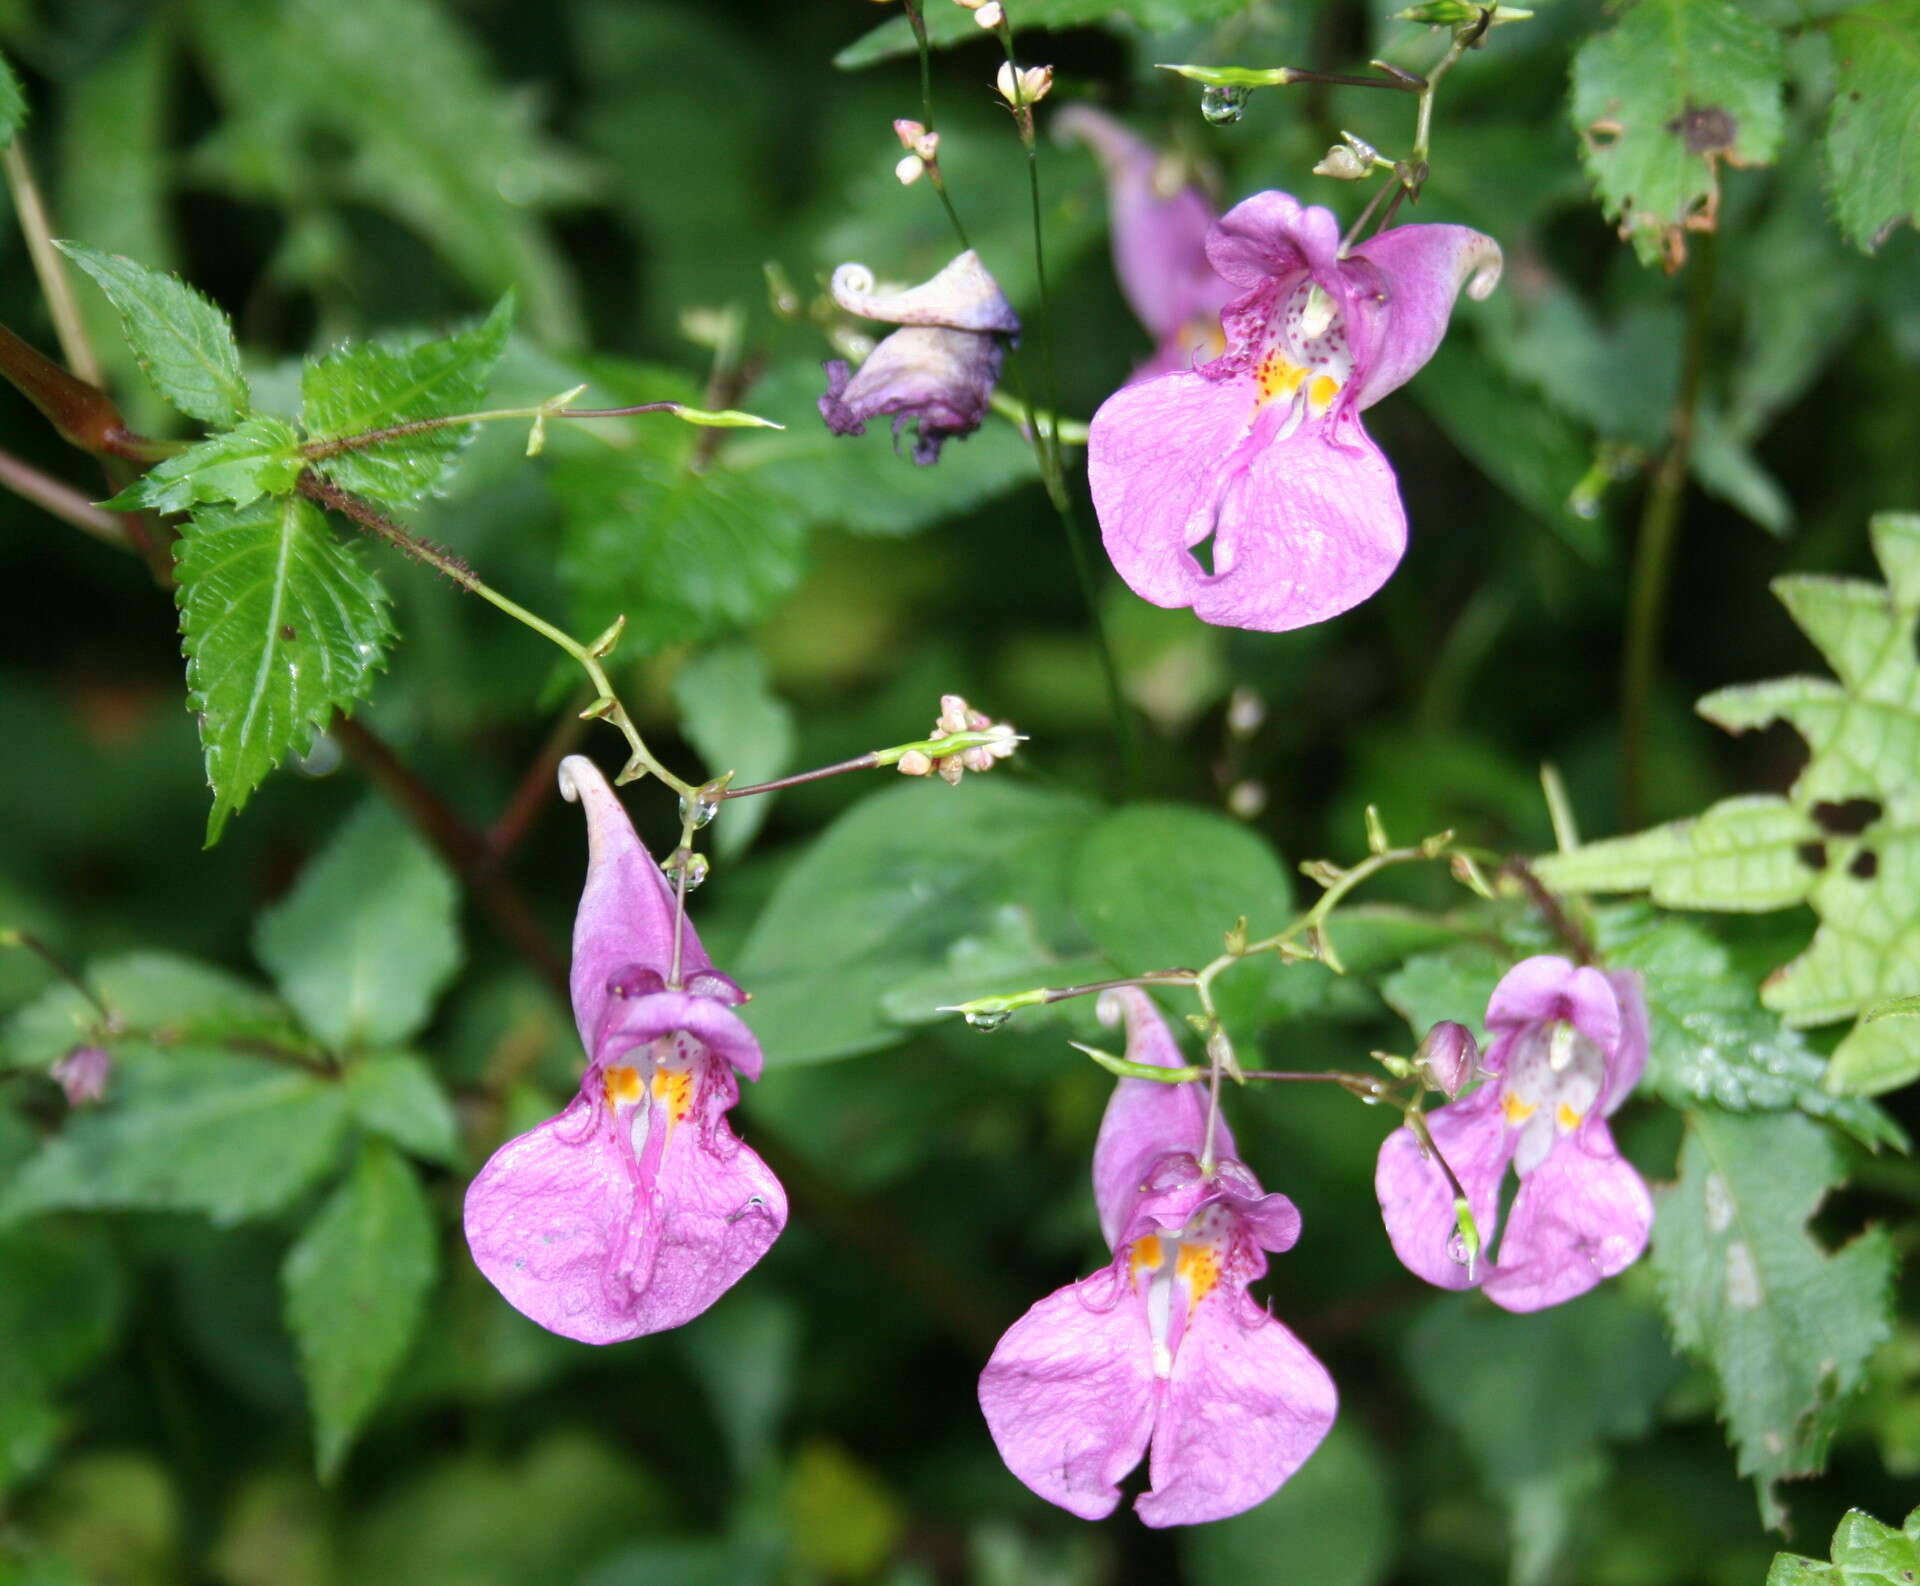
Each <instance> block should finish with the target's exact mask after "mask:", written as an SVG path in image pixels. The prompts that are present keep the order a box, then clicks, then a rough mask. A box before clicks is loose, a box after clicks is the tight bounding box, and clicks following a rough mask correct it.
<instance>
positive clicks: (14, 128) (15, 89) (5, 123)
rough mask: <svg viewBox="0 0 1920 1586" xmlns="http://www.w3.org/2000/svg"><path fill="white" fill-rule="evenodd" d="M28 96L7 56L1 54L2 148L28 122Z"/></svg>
mask: <svg viewBox="0 0 1920 1586" xmlns="http://www.w3.org/2000/svg"><path fill="white" fill-rule="evenodd" d="M26 120H27V96H26V95H25V94H24V93H22V92H21V90H20V79H19V78H18V77H16V76H15V75H14V73H13V67H12V66H11V65H10V64H8V61H7V58H6V56H4V55H0V149H4V148H5V147H6V146H7V145H8V144H9V143H11V142H13V135H14V134H15V133H16V132H18V131H19V130H20V128H21V127H22V126H24V125H25V124H26Z"/></svg>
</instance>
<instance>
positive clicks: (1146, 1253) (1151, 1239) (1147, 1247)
mask: <svg viewBox="0 0 1920 1586" xmlns="http://www.w3.org/2000/svg"><path fill="white" fill-rule="evenodd" d="M1159 1265H1160V1238H1159V1235H1157V1234H1148V1235H1147V1236H1146V1237H1145V1238H1143V1239H1136V1240H1134V1242H1133V1253H1132V1255H1131V1256H1129V1257H1128V1266H1129V1269H1130V1270H1131V1272H1132V1274H1133V1276H1134V1277H1136V1278H1137V1277H1139V1276H1140V1274H1141V1273H1142V1272H1149V1271H1152V1270H1153V1268H1155V1267H1157V1266H1159Z"/></svg>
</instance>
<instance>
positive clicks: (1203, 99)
mask: <svg viewBox="0 0 1920 1586" xmlns="http://www.w3.org/2000/svg"><path fill="white" fill-rule="evenodd" d="M1247 93H1248V90H1246V89H1245V88H1234V87H1229V86H1227V85H1226V84H1223V83H1209V84H1208V85H1207V87H1206V88H1205V89H1204V90H1202V92H1201V94H1200V114H1201V115H1203V116H1205V117H1206V118H1207V120H1208V121H1210V122H1211V123H1212V124H1213V125H1214V126H1216V127H1230V126H1232V125H1233V124H1234V122H1236V121H1238V120H1239V119H1240V116H1241V113H1242V112H1243V111H1244V110H1245V109H1246V108H1247Z"/></svg>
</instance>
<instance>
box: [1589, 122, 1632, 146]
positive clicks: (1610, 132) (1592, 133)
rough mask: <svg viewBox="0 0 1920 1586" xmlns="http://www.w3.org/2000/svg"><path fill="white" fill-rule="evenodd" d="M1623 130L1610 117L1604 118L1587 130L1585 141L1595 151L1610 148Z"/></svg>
mask: <svg viewBox="0 0 1920 1586" xmlns="http://www.w3.org/2000/svg"><path fill="white" fill-rule="evenodd" d="M1625 130H1626V129H1625V128H1624V127H1622V126H1621V125H1620V123H1619V122H1617V121H1615V120H1614V119H1613V118H1612V117H1611V116H1606V117H1603V118H1602V119H1601V120H1599V121H1596V122H1594V124H1593V125H1592V126H1590V127H1588V128H1587V141H1588V142H1589V143H1591V144H1592V145H1593V146H1594V147H1595V148H1596V149H1607V148H1611V147H1612V146H1613V144H1614V142H1615V141H1616V140H1617V139H1618V138H1619V136H1620V134H1621V133H1622V132H1624V131H1625Z"/></svg>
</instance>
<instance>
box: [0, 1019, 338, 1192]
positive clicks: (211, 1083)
mask: <svg viewBox="0 0 1920 1586" xmlns="http://www.w3.org/2000/svg"><path fill="white" fill-rule="evenodd" d="M346 1111H347V1109H346V1094H345V1091H344V1090H343V1089H342V1087H341V1086H340V1085H339V1084H338V1083H337V1082H336V1081H334V1080H333V1079H332V1078H330V1077H328V1076H325V1075H322V1074H318V1073H315V1072H313V1071H311V1070H309V1069H305V1068H289V1067H286V1066H283V1065H280V1064H277V1063H270V1062H267V1061H264V1060H262V1059H260V1058H257V1057H255V1058H244V1057H237V1056H235V1055H233V1054H232V1053H229V1052H222V1051H217V1050H210V1049H208V1048H204V1047H195V1046H179V1047H169V1048H164V1049H162V1048H144V1049H141V1048H133V1047H129V1048H127V1049H125V1050H123V1051H122V1052H121V1054H120V1058H119V1062H118V1064H117V1065H116V1067H115V1070H114V1078H113V1088H112V1089H111V1091H110V1092H109V1094H108V1099H107V1101H106V1102H105V1103H104V1104H102V1105H101V1106H99V1107H97V1108H90V1109H88V1110H87V1111H86V1112H83V1113H77V1114H74V1115H71V1116H69V1118H68V1119H67V1122H66V1125H65V1127H64V1128H62V1129H61V1131H60V1132H59V1133H58V1134H57V1135H55V1136H53V1137H52V1138H51V1139H49V1140H48V1141H47V1142H46V1143H45V1144H44V1145H43V1146H42V1147H41V1148H40V1150H39V1152H38V1154H36V1155H35V1156H33V1157H32V1158H30V1159H29V1160H28V1161H27V1162H26V1164H25V1165H24V1166H23V1167H22V1168H21V1169H20V1171H19V1173H18V1174H17V1175H15V1177H14V1179H13V1182H12V1183H11V1184H10V1185H9V1186H8V1188H7V1189H6V1191H5V1192H4V1194H0V1219H8V1218H13V1217H20V1216H24V1215H26V1214H28V1213H31V1212H40V1211H52V1210H57V1209H63V1208H94V1209H101V1210H138V1211H195V1212H204V1213H206V1214H207V1215H208V1216H209V1217H211V1218H212V1219H213V1220H214V1221H215V1222H217V1223H233V1222H240V1221H243V1220H245V1219H247V1218H250V1217H264V1216H268V1215H270V1214H271V1213H273V1212H277V1211H280V1210H282V1209H283V1208H284V1207H286V1206H287V1205H288V1204H289V1203H290V1202H291V1201H292V1200H293V1199H294V1197H295V1196H297V1195H299V1194H300V1192H301V1191H303V1190H305V1189H306V1188H308V1186H310V1185H311V1184H312V1183H313V1182H314V1181H315V1180H316V1179H317V1178H319V1177H320V1176H321V1174H323V1173H324V1172H326V1170H327V1169H328V1167H330V1166H331V1165H332V1163H333V1160H334V1156H335V1154H336V1152H337V1150H338V1148H339V1144H340V1137H341V1134H342V1132H343V1131H344V1129H345V1127H346Z"/></svg>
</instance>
